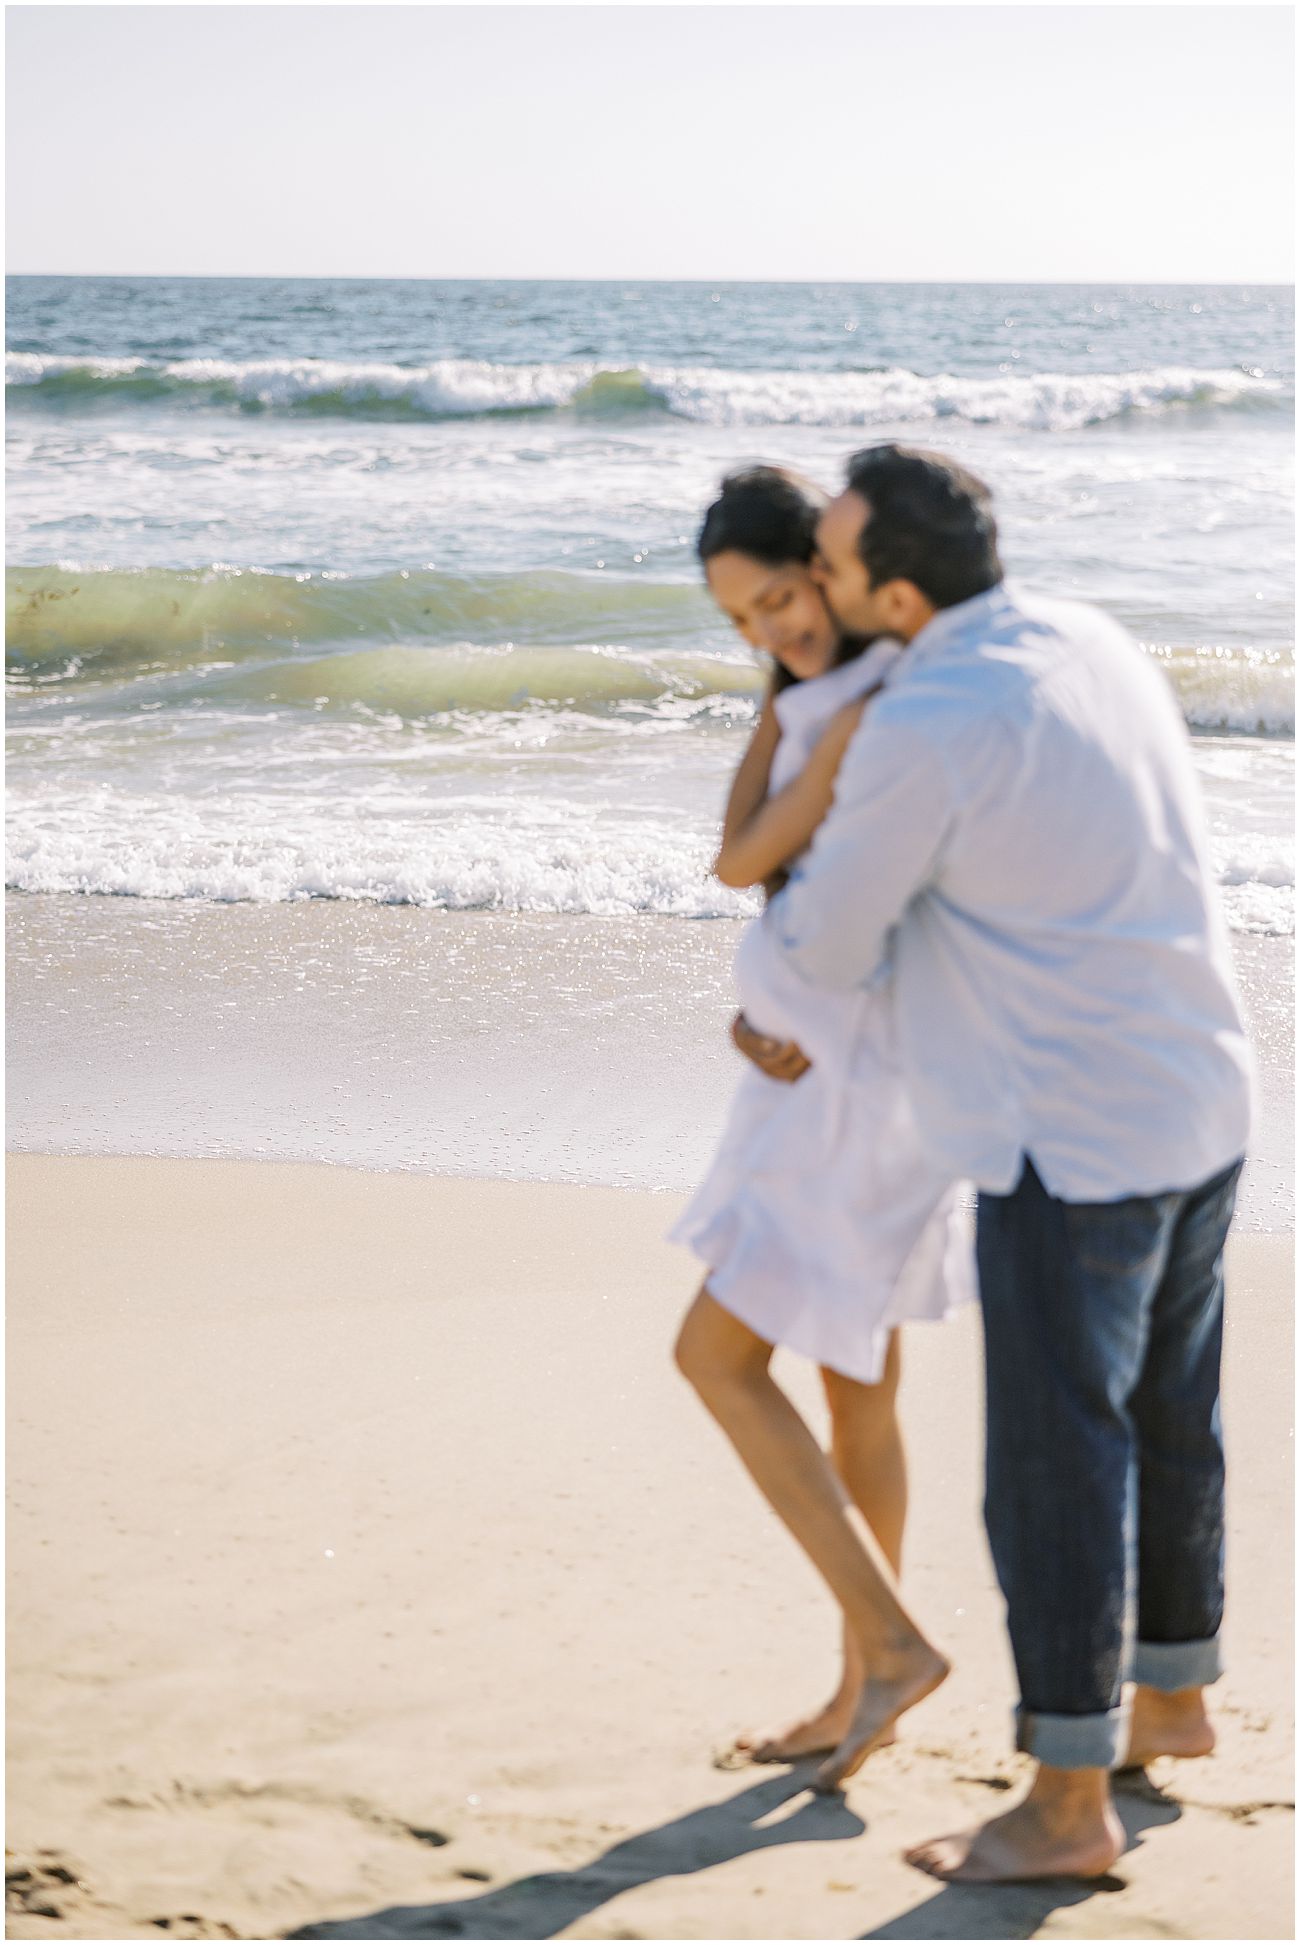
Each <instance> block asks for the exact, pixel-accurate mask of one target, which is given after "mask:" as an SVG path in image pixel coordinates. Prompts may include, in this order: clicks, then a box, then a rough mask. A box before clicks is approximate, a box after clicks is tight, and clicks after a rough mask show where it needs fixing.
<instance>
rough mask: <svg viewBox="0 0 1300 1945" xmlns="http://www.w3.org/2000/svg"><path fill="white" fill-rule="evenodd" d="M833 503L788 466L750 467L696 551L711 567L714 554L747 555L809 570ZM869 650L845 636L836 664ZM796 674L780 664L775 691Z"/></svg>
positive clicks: (722, 498)
mask: <svg viewBox="0 0 1300 1945" xmlns="http://www.w3.org/2000/svg"><path fill="white" fill-rule="evenodd" d="M829 504H830V496H829V494H826V493H823V492H822V489H821V487H820V486H815V485H814V484H813V482H812V481H811V480H806V479H801V478H800V476H799V474H798V473H788V472H787V471H786V470H785V468H784V467H783V466H748V467H746V469H745V471H744V472H743V473H729V474H728V475H727V477H726V479H724V480H723V482H722V490H721V492H720V493H719V494H718V497H717V499H716V500H715V501H714V502H713V505H712V506H711V507H710V508H709V510H708V512H707V513H706V514H705V516H704V524H703V525H702V526H701V528H700V533H699V538H698V540H697V541H696V543H695V551H696V553H697V555H698V556H699V559H700V563H701V565H702V566H704V567H707V566H708V564H709V562H710V561H711V560H712V559H713V557H714V555H715V554H729V553H736V554H747V555H748V556H749V558H750V559H751V560H755V561H762V563H763V565H764V567H788V566H789V565H790V563H791V562H792V561H797V562H798V563H799V564H800V565H801V566H803V567H806V566H807V565H808V563H809V562H810V561H811V559H812V557H813V555H814V553H815V552H816V549H817V522H818V521H819V520H820V519H821V516H822V514H823V512H824V511H825V509H826V507H827V506H828V505H829ZM866 646H867V644H866V642H865V640H864V639H863V638H862V637H861V636H858V635H853V636H844V635H841V636H840V641H839V647H838V648H837V650H836V654H835V663H836V664H837V665H838V664H839V663H841V662H850V661H852V660H853V658H854V657H855V656H857V655H860V654H861V653H862V651H863V649H864V648H865V647H866ZM799 679H800V678H799V677H798V676H797V675H791V673H790V671H789V669H787V668H785V667H784V666H783V664H782V663H780V662H778V663H777V664H776V668H775V670H774V672H773V676H772V686H773V688H774V689H788V688H789V686H790V684H791V683H792V682H798V681H799Z"/></svg>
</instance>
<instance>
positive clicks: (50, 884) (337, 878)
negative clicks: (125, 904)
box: [6, 788, 755, 918]
mask: <svg viewBox="0 0 1300 1945" xmlns="http://www.w3.org/2000/svg"><path fill="white" fill-rule="evenodd" d="M712 852H713V845H712V842H711V841H710V839H709V838H708V837H707V836H706V835H705V834H703V833H699V834H697V833H695V832H692V831H685V830H682V829H681V828H680V827H673V826H671V825H668V824H664V823H654V822H651V821H650V820H648V819H647V820H638V821H636V822H635V823H633V822H631V821H630V820H626V819H617V818H612V817H600V818H593V816H592V815H591V814H590V813H589V812H588V811H587V810H586V809H585V808H580V807H574V808H572V809H555V810H552V812H551V813H550V814H549V815H547V816H542V815H541V814H534V815H529V814H528V813H527V812H526V811H521V810H520V809H519V807H517V806H514V807H511V809H510V811H508V812H505V813H504V814H502V815H501V816H499V817H497V818H492V817H490V816H484V815H482V814H481V813H474V812H471V811H468V810H466V809H464V808H460V809H457V808H455V807H444V806H430V807H429V810H428V811H427V812H426V814H425V815H424V817H423V818H415V817H410V816H406V817H392V818H385V817H366V818H364V819H363V818H360V817H357V816H355V815H352V814H346V815H340V814H338V812H337V811H336V810H333V809H331V807H330V806H329V805H328V804H325V803H318V804H315V805H311V804H303V803H301V801H297V802H294V803H288V802H285V801H284V800H258V799H256V798H250V797H248V796H239V797H228V798H222V799H212V798H206V797H205V798H203V799H202V800H194V801H190V802H186V801H183V800H178V799H175V798H171V799H158V798H152V797H145V796H143V795H139V796H137V795H134V794H130V793H126V792H123V791H116V790H109V789H105V788H101V789H99V790H96V791H94V792H86V793H80V792H78V793H71V792H67V793H64V792H57V791H34V792H31V793H29V794H27V795H25V796H18V797H16V799H15V801H14V803H13V805H12V807H11V811H10V817H9V823H8V851H7V861H6V884H7V886H8V887H9V889H11V890H17V891H31V892H98V893H107V894H111V895H115V896H118V897H130V898H183V899H184V898H203V899H217V900H224V901H245V900H248V901H253V902H256V903H281V902H284V901H287V900H294V899H303V898H342V899H360V900H368V901H371V902H375V903H381V904H410V905H423V906H431V907H440V908H442V909H445V910H449V911H510V912H570V913H590V914H592V915H594V916H609V917H617V916H626V915H629V914H632V913H637V912H655V913H661V914H663V915H665V916H668V917H675V918H734V917H739V916H742V915H744V914H745V913H747V912H749V911H752V910H753V909H755V901H754V900H753V899H752V898H750V897H745V896H743V895H741V894H738V893H736V892H732V891H728V890H727V889H726V888H725V887H724V886H721V885H719V884H718V883H717V882H716V880H715V879H713V878H712V877H711V876H710V873H709V864H710V860H711V857H712Z"/></svg>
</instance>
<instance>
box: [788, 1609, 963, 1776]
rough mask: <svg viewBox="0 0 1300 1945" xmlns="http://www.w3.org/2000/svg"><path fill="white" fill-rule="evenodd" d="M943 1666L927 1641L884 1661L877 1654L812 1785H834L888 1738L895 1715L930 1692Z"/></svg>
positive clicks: (891, 1735)
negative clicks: (844, 1725) (842, 1728)
mask: <svg viewBox="0 0 1300 1945" xmlns="http://www.w3.org/2000/svg"><path fill="white" fill-rule="evenodd" d="M949 1669H950V1664H949V1663H948V1662H947V1661H945V1660H944V1658H943V1656H942V1655H941V1654H940V1653H939V1651H938V1650H937V1649H936V1648H932V1647H930V1645H929V1643H928V1642H921V1643H919V1644H918V1645H917V1646H916V1648H914V1649H912V1650H910V1651H909V1652H907V1653H905V1654H902V1655H898V1656H895V1657H893V1658H891V1662H890V1663H888V1664H885V1663H882V1662H881V1661H880V1660H879V1659H877V1660H876V1661H875V1662H874V1664H873V1666H872V1670H871V1673H870V1674H869V1675H868V1676H867V1678H866V1680H865V1681H864V1683H863V1684H862V1689H861V1691H860V1693H859V1695H858V1699H857V1702H856V1704H855V1706H854V1710H853V1715H852V1719H851V1720H850V1722H849V1726H848V1728H847V1729H846V1730H845V1732H844V1735H843V1736H842V1737H841V1738H840V1741H839V1742H838V1743H837V1744H836V1746H835V1749H834V1751H833V1753H832V1754H831V1756H830V1758H829V1760H828V1761H827V1762H824V1763H823V1764H822V1766H821V1768H820V1769H819V1770H818V1772H817V1781H816V1784H815V1785H814V1787H815V1788H816V1789H818V1790H820V1791H823V1792H829V1791H831V1790H838V1789H839V1788H840V1787H841V1785H842V1784H844V1783H845V1782H847V1780H848V1778H849V1777H850V1776H853V1775H855V1774H856V1772H857V1771H858V1770H860V1769H861V1767H862V1765H863V1763H865V1762H866V1760H867V1757H868V1756H869V1755H870V1754H871V1752H872V1751H873V1750H874V1749H882V1748H884V1747H885V1746H886V1745H887V1744H888V1743H890V1742H892V1741H893V1740H894V1733H895V1732H894V1725H895V1723H896V1722H897V1720H898V1718H899V1716H900V1715H902V1714H903V1713H904V1712H905V1711H906V1710H907V1709H912V1708H915V1707H916V1704H917V1703H918V1702H923V1701H924V1700H925V1698H926V1696H927V1695H930V1694H933V1692H934V1690H935V1689H936V1688H938V1686H939V1684H940V1682H942V1681H944V1680H946V1678H947V1676H948V1674H949Z"/></svg>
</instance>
